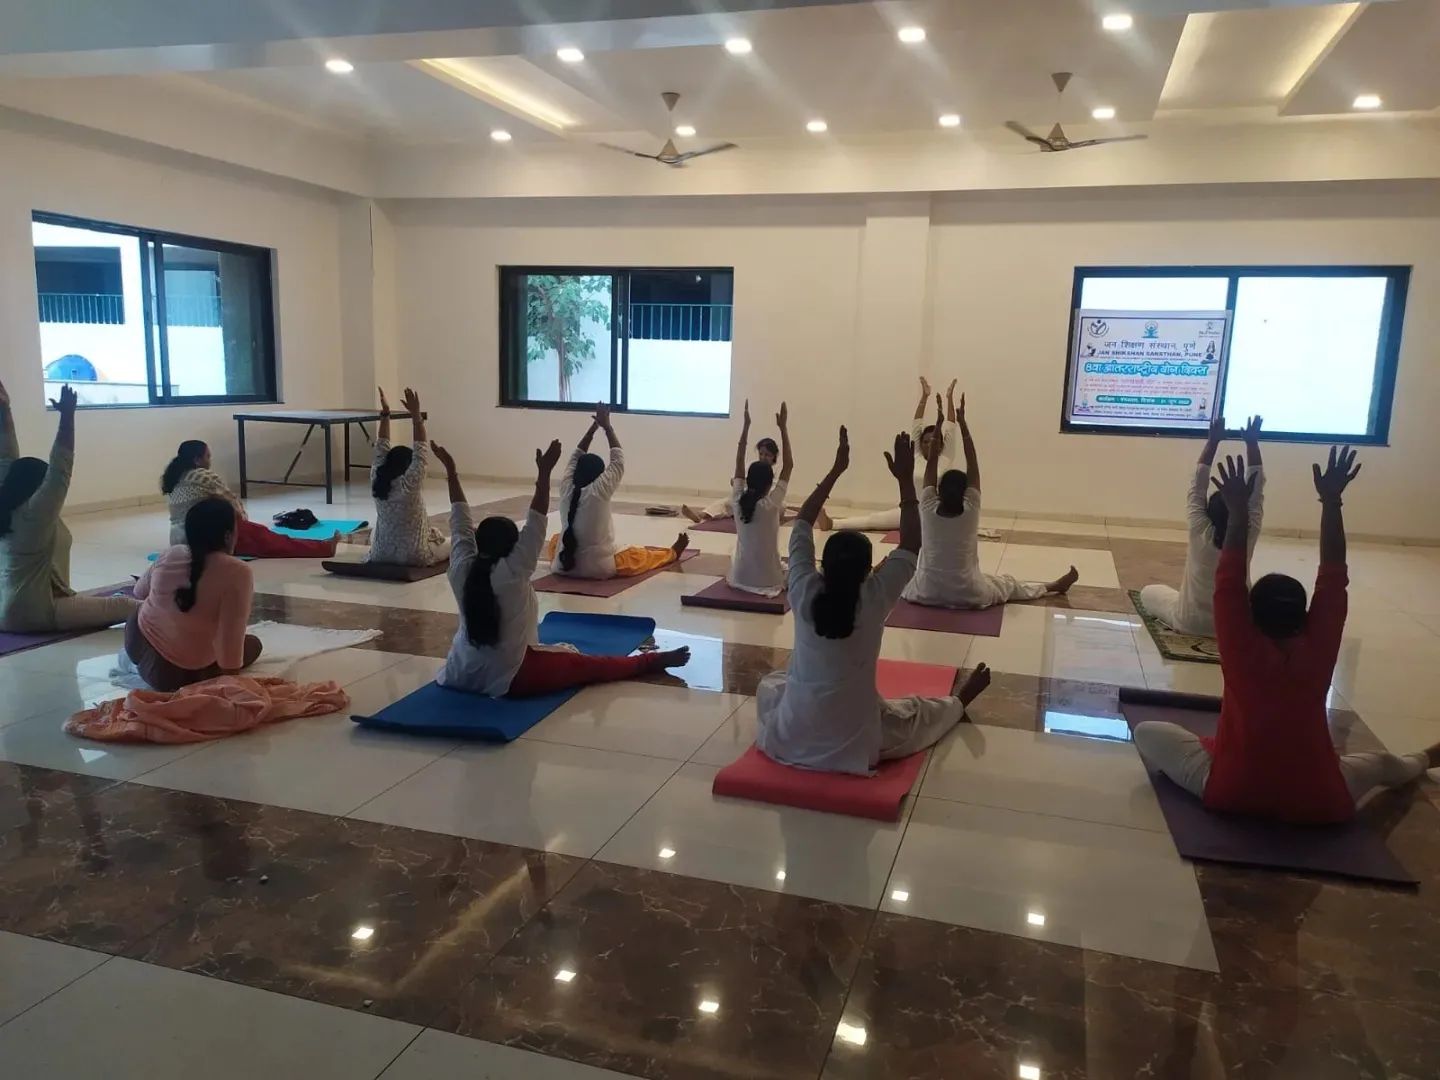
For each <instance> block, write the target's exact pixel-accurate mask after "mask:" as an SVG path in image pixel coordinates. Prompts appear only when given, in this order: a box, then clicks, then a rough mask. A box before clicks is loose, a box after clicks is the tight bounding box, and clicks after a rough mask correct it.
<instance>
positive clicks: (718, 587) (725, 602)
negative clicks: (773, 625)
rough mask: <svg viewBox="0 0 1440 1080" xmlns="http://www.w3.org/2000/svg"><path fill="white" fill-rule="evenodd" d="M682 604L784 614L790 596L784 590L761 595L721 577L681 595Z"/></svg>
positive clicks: (685, 605) (788, 605)
mask: <svg viewBox="0 0 1440 1080" xmlns="http://www.w3.org/2000/svg"><path fill="white" fill-rule="evenodd" d="M680 604H681V606H682V607H708V608H725V609H727V610H730V611H755V612H759V613H760V614H762V615H784V614H785V612H787V611H789V610H790V597H789V595H788V594H787V593H783V592H782V593H781V594H780V595H779V596H759V595H757V594H756V593H752V592H746V591H745V590H744V589H737V588H735V587H734V586H732V585H731V584H730V583H729V582H728V581H726V580H725V579H724V578H721V579H720V580H719V581H717V582H715V584H713V585H709V586H706V587H705V588H703V589H701V590H700V591H699V592H697V593H692V594H690V595H689V596H682V597H680Z"/></svg>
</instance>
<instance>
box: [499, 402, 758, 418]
mask: <svg viewBox="0 0 1440 1080" xmlns="http://www.w3.org/2000/svg"><path fill="white" fill-rule="evenodd" d="M496 407H497V408H501V409H516V410H519V411H522V412H524V411H536V412H583V413H593V412H594V411H595V404H594V402H575V401H526V402H522V401H502V402H500V403H499V405H498V406H496ZM610 412H611V414H612V415H614V416H675V417H688V418H691V419H698V420H729V419H730V417H731V415H732V414H731V413H728V412H723V413H714V412H672V411H670V410H668V409H625V408H621V407H620V406H619V405H611V406H610Z"/></svg>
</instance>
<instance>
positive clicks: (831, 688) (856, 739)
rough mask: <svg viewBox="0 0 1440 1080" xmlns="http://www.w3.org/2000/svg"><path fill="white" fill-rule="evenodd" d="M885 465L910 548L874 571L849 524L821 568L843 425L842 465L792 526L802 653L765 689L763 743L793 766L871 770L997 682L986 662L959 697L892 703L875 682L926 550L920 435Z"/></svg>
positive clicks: (900, 445)
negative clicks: (893, 617)
mask: <svg viewBox="0 0 1440 1080" xmlns="http://www.w3.org/2000/svg"><path fill="white" fill-rule="evenodd" d="M885 463H886V464H887V465H888V466H889V467H890V474H891V475H892V476H894V477H895V481H896V483H897V484H898V485H899V487H900V508H899V509H900V546H899V547H898V548H896V550H894V551H892V552H891V553H890V554H889V556H887V557H886V559H885V561H884V562H882V563H881V564H880V566H879V568H878V569H877V570H875V572H874V573H873V574H872V573H871V572H870V563H871V557H872V556H871V550H870V539H869V537H867V536H865V535H863V534H862V533H858V532H848V531H847V532H837V533H836V534H835V535H834V536H832V537H830V539H829V540H827V541H826V542H825V555H824V558H823V559H822V561H821V568H820V570H818V571H817V570H816V569H815V538H814V534H813V532H812V527H813V525H814V522H815V518H816V517H817V516H818V515H819V513H820V511H821V509H822V508H823V507H824V505H825V500H826V499H827V498H829V497H830V491H831V489H832V488H833V487H834V486H835V482H836V481H837V480H838V479H840V475H841V474H842V473H843V472H844V471H845V470H846V468H848V467H849V465H850V443H849V437H848V435H847V433H846V431H845V429H844V428H843V427H842V428H841V429H840V445H839V448H838V449H837V450H836V451H835V464H834V465H833V466H832V467H831V469H830V472H829V473H828V474H827V475H826V476H825V478H824V479H823V480H821V481H820V484H819V486H817V487H816V488H815V491H814V492H813V493H812V494H811V495H810V497H809V498H808V499H806V500H805V505H804V506H802V507H801V508H800V516H799V518H798V519H797V520H796V522H795V528H794V531H793V532H792V533H791V534H790V604H791V606H792V608H793V609H794V612H795V651H794V652H793V653H792V654H791V656H790V665H789V667H788V668H787V669H786V670H785V671H775V672H771V673H770V674H769V675H766V676H765V677H764V678H763V679H761V680H760V686H759V688H758V689H757V690H756V694H755V704H756V709H757V712H758V714H759V720H760V728H759V732H758V733H757V735H756V737H755V745H756V746H757V747H759V748H760V750H761V751H763V752H764V753H765V754H766V755H767V756H769V757H771V758H773V759H774V760H776V761H779V762H783V763H785V764H787V765H799V766H803V767H804V768H807V769H827V770H830V771H832V772H844V773H856V774H859V775H868V774H869V773H871V772H873V771H874V769H875V766H876V765H877V764H878V763H879V762H881V761H884V760H888V759H890V758H901V757H906V756H908V755H910V754H913V753H916V752H917V751H920V750H924V749H925V748H926V747H927V746H931V745H933V744H934V743H935V742H936V740H938V739H939V738H940V737H941V736H942V735H944V734H945V733H946V732H947V731H949V730H950V729H951V728H953V727H954V726H955V725H956V724H958V723H959V722H960V721H961V720H963V719H964V718H965V707H966V706H967V705H968V704H969V703H970V702H972V701H974V700H975V698H976V697H977V696H979V694H980V692H981V691H982V690H984V689H985V687H986V686H988V685H989V684H990V671H989V669H988V668H986V667H985V665H984V664H981V665H980V666H979V667H978V668H976V669H975V671H974V673H973V674H971V676H970V678H969V680H968V681H967V682H966V683H965V685H964V686H963V687H962V688H961V690H960V695H959V696H958V697H940V698H921V697H908V698H900V699H898V700H891V701H887V700H884V699H882V698H881V697H880V694H879V692H878V691H877V690H876V689H875V667H876V664H877V662H878V661H879V658H880V640H881V637H882V635H883V634H884V632H885V618H886V616H888V615H889V614H890V609H891V608H893V607H894V606H895V601H896V600H898V599H899V598H900V592H901V590H902V589H904V588H905V585H906V584H907V583H908V582H909V580H910V576H911V575H912V574H914V573H915V553H916V552H917V551H919V550H920V514H919V511H918V509H917V505H916V501H915V450H914V447H913V446H912V444H911V442H910V436H908V435H903V434H902V435H897V436H895V450H894V454H893V455H891V454H889V453H887V454H886V455H885Z"/></svg>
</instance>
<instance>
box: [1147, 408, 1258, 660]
mask: <svg viewBox="0 0 1440 1080" xmlns="http://www.w3.org/2000/svg"><path fill="white" fill-rule="evenodd" d="M1262 423H1264V419H1263V418H1262V417H1259V416H1252V417H1251V418H1250V419H1249V421H1248V422H1247V423H1246V425H1245V431H1244V439H1245V461H1246V463H1247V468H1246V470H1245V478H1246V480H1248V481H1249V482H1250V485H1251V491H1250V512H1249V515H1248V519H1247V520H1248V521H1249V523H1250V532H1249V536H1248V538H1247V543H1248V545H1249V548H1248V550H1247V552H1246V556H1245V561H1246V564H1247V565H1248V564H1249V561H1250V557H1251V556H1253V555H1254V554H1255V542H1256V541H1257V540H1259V539H1260V526H1261V524H1262V523H1263V522H1264V520H1265V470H1264V468H1263V463H1262V462H1261V460H1260V425H1261V424H1262ZM1224 438H1225V418H1224V417H1223V416H1216V417H1215V418H1214V419H1213V420H1212V421H1211V423H1210V430H1209V432H1208V433H1207V435H1206V438H1205V446H1204V447H1203V448H1202V449H1201V451H1200V460H1199V461H1197V462H1196V463H1195V475H1194V477H1193V478H1192V479H1191V482H1190V490H1189V492H1188V494H1187V497H1186V506H1185V510H1186V513H1185V517H1186V520H1187V522H1188V524H1189V529H1190V536H1189V542H1188V544H1187V546H1186V550H1185V578H1184V580H1183V581H1182V582H1181V583H1180V589H1179V591H1178V592H1177V591H1176V590H1175V589H1173V588H1171V587H1170V586H1169V585H1146V586H1145V587H1144V588H1143V589H1141V590H1140V606H1141V607H1143V608H1144V609H1145V611H1146V612H1148V613H1149V614H1151V615H1153V616H1155V618H1157V619H1159V620H1160V621H1161V622H1162V623H1164V624H1165V625H1166V626H1169V627H1170V628H1172V629H1174V630H1178V631H1180V632H1181V633H1182V634H1194V635H1196V636H1198V637H1214V636H1215V570H1216V568H1217V567H1218V566H1219V565H1220V549H1221V547H1222V546H1224V543H1225V527H1226V525H1227V524H1228V523H1229V521H1230V512H1229V510H1228V509H1227V508H1226V506H1225V500H1224V499H1222V498H1220V493H1219V492H1218V491H1216V492H1213V493H1212V492H1211V491H1210V466H1211V465H1212V464H1213V463H1214V461H1215V451H1216V450H1217V449H1218V448H1219V446H1220V441H1221V440H1222V439H1224Z"/></svg>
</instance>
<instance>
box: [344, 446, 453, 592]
mask: <svg viewBox="0 0 1440 1080" xmlns="http://www.w3.org/2000/svg"><path fill="white" fill-rule="evenodd" d="M413 452H414V456H413V457H412V458H411V459H410V467H409V468H407V469H406V470H405V471H404V472H403V473H402V474H401V475H399V476H397V477H395V478H394V479H393V480H392V481H391V482H390V494H389V496H387V497H386V498H384V499H376V500H375V529H374V532H373V533H372V534H371V540H370V550H369V552H367V553H366V555H365V561H366V562H376V563H394V564H397V565H400V566H433V565H434V564H435V563H438V562H440V561H441V560H442V559H444V558H445V556H446V555H448V554H449V553H450V544H449V541H447V540H446V539H445V535H444V534H443V533H441V532H440V530H439V529H437V528H435V526H433V525H431V524H430V518H429V515H427V514H426V513H425V490H424V489H425V474H426V472H427V471H428V469H429V464H430V446H429V444H428V443H425V442H416V443H415V445H414V447H413ZM388 453H390V440H389V439H376V440H375V461H374V464H372V465H371V466H370V483H371V484H372V485H373V484H374V483H375V474H376V472H378V471H379V469H380V466H381V464H382V463H383V462H384V461H385V456H386V455H387V454H388Z"/></svg>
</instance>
